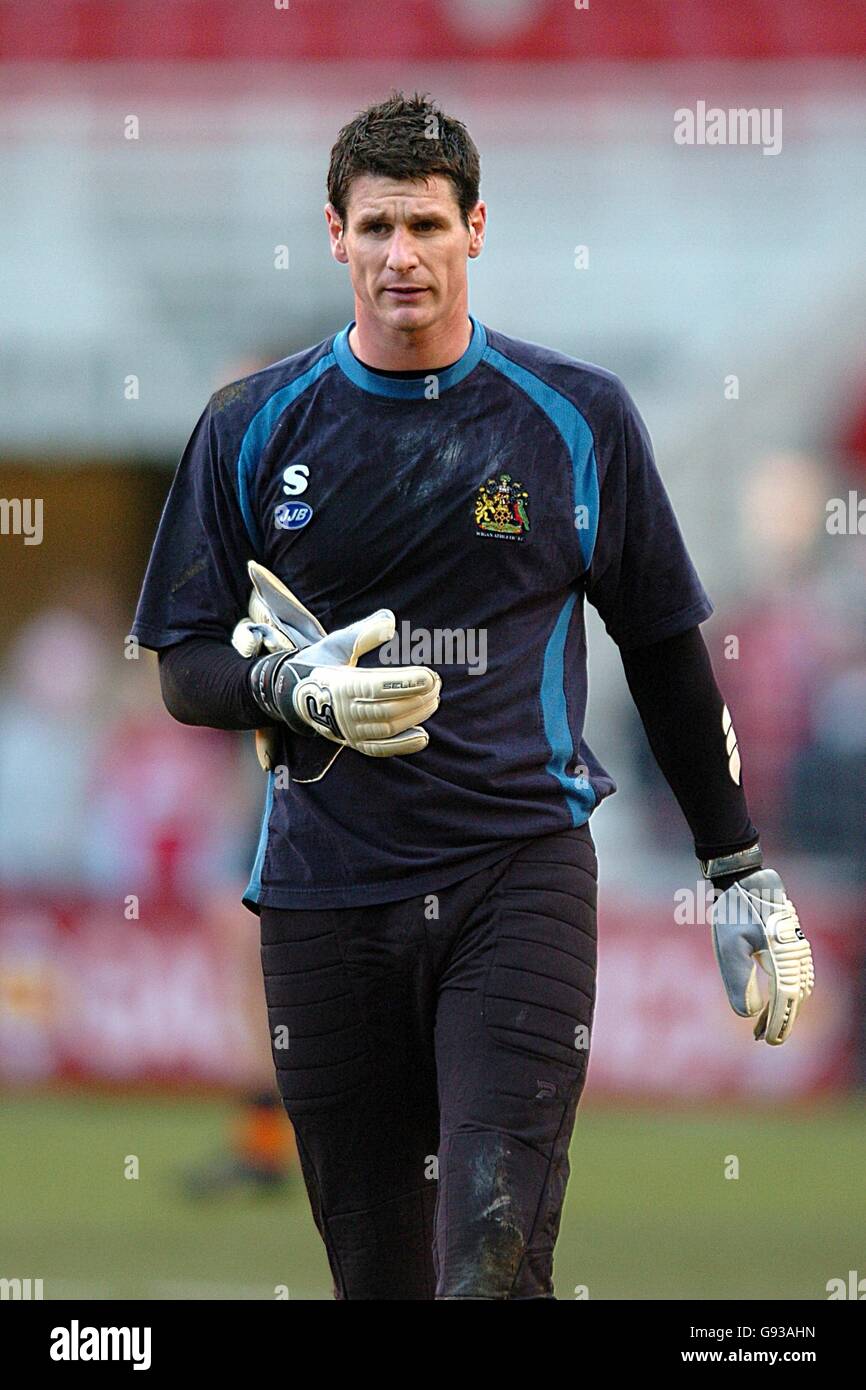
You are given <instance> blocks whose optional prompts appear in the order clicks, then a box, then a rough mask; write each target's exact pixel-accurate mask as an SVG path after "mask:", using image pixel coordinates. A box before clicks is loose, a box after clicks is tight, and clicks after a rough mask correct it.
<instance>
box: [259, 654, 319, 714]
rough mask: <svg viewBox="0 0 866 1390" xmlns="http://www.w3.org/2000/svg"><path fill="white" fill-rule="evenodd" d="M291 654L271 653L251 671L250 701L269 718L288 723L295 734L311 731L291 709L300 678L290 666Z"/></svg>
mask: <svg viewBox="0 0 866 1390" xmlns="http://www.w3.org/2000/svg"><path fill="white" fill-rule="evenodd" d="M291 657H292V653H291V652H274V653H272V654H271V655H270V656H263V657H261V658H260V659H259V660H258V661H257V662H255V664H254V665H253V668H252V670H251V671H250V688H251V689H252V692H253V699H254V700H255V702H256V704H257V705H259V707H260V708H261V709H263V710H264V712H265V714H266V715H268V717H269V718H270V719H273V720H275V721H276V722H278V723H282V724H287V725H288V726H289V728H290V729H292V730H293V731H294V732H295V733H296V734H309V733H310V732H311V730H310V729H309V727H308V725H306V724H305V723H304V721H303V720H302V719H301V717H300V715H299V714H298V713H297V711H296V710H295V708H294V704H293V702H292V691H293V690H294V688H295V686H296V685H297V684H298V681H299V679H300V675H299V673H298V672H297V671H295V669H294V668H293V667H292V666H291V665H290V660H291Z"/></svg>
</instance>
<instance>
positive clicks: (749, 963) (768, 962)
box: [710, 869, 815, 1046]
mask: <svg viewBox="0 0 866 1390" xmlns="http://www.w3.org/2000/svg"><path fill="white" fill-rule="evenodd" d="M710 921H711V924H712V932H713V948H714V950H715V953H716V960H717V961H718V964H719V969H720V970H721V972H722V979H723V980H724V983H725V989H726V990H727V993H728V1000H729V1001H730V1005H731V1008H732V1009H733V1010H734V1012H735V1013H738V1014H739V1015H740V1016H741V1017H742V1018H754V1017H755V1015H756V1014H757V1016H758V1017H757V1022H756V1024H755V1029H754V1032H755V1038H756V1039H757V1040H758V1041H760V1040H761V1039H763V1040H764V1041H765V1042H767V1043H770V1044H771V1045H772V1046H778V1045H779V1044H781V1043H783V1042H785V1040H786V1039H787V1038H788V1037H790V1034H791V1030H792V1028H793V1027H794V1023H795V1021H796V1018H797V1013H798V1011H799V1009H800V1005H801V1004H802V1003H803V1001H804V1000H806V999H808V997H809V995H810V994H811V993H812V988H813V986H814V983H815V969H814V966H813V964H812V950H811V947H810V946H809V942H808V941H807V940H806V937H805V936H804V935H803V930H802V928H801V926H800V922H799V919H798V917H797V913H796V910H795V908H794V904H793V903H792V902H791V900H790V898H789V897H788V896H787V895H786V893H785V889H784V886H783V884H782V880H781V879H780V877H779V875H778V874H777V873H776V872H775V871H774V870H773V869H756V870H755V871H754V872H752V873H749V874H746V875H745V876H744V877H742V878H740V879H738V880H737V882H736V883H734V884H732V886H731V887H730V888H728V889H727V890H726V891H725V892H723V893H721V894H720V895H719V897H718V898H717V899H716V901H715V903H714V904H713V908H712V913H711V917H710ZM758 965H760V966H761V967H762V969H763V970H764V971H766V973H767V975H768V977H769V988H768V998H767V1001H766V1002H764V1000H763V999H762V997H761V991H760V988H759V986H758V983H757V966H758Z"/></svg>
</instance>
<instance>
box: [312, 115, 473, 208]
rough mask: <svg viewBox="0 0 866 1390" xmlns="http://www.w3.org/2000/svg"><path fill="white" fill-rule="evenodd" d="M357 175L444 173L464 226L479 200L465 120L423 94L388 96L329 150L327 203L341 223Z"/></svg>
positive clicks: (422, 176) (347, 127)
mask: <svg viewBox="0 0 866 1390" xmlns="http://www.w3.org/2000/svg"><path fill="white" fill-rule="evenodd" d="M431 132H432V134H431ZM358 174H383V175H386V176H388V177H390V178H392V179H426V178H429V177H431V176H432V175H434V174H447V176H448V177H449V178H450V179H451V181H452V183H453V184H454V191H455V193H456V196H457V202H458V204H459V207H460V212H461V215H462V217H463V220H464V222H466V223H467V225H468V222H469V212H470V209H472V208H474V207H475V204H476V203H477V202H478V197H479V184H480V181H481V161H480V159H479V157H478V150H477V149H476V147H475V143H474V141H473V139H472V136H471V135H470V134H469V132H468V130H467V129H466V127H465V125H464V124H463V122H462V121H458V120H456V119H455V118H454V117H453V116H446V115H445V113H444V112H443V111H441V110H440V108H439V107H438V106H437V105H436V104H435V102H433V101H431V99H430V97H429V96H428V95H427V94H426V93H424V94H421V93H420V92H415V94H414V95H413V96H411V97H407V96H406V95H405V93H403V92H392V93H391V95H390V96H389V97H388V99H387V101H380V102H379V103H378V104H377V105H376V106H368V107H367V109H366V111H361V112H359V114H358V115H357V116H356V117H355V118H354V120H352V121H350V122H349V124H348V125H344V126H343V129H342V130H341V131H340V133H339V135H338V136H337V140H336V143H335V145H334V147H333V149H332V150H331V163H330V166H329V168H328V199H329V201H330V202H331V204H332V206H333V207H334V208H336V210H337V213H338V214H339V216H340V220H341V221H342V222H343V224H344V225H345V222H346V208H347V206H348V202H349V191H350V185H351V182H352V179H353V178H355V177H356V176H357V175H358Z"/></svg>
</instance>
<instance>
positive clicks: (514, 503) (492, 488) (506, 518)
mask: <svg viewBox="0 0 866 1390" xmlns="http://www.w3.org/2000/svg"><path fill="white" fill-rule="evenodd" d="M528 531H529V493H528V492H527V491H526V488H525V487H524V486H523V484H522V483H517V482H515V481H514V479H513V478H512V476H511V474H510V473H500V474H499V477H498V478H488V479H487V481H486V482H484V483H482V484H481V486H480V488H479V489H478V493H477V495H476V497H475V534H476V536H494V537H496V538H498V539H499V540H509V541H522V540H523V538H524V536H525V535H526V534H527V532H528Z"/></svg>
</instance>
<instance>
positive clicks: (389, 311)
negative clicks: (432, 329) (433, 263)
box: [382, 290, 436, 328]
mask: <svg viewBox="0 0 866 1390" xmlns="http://www.w3.org/2000/svg"><path fill="white" fill-rule="evenodd" d="M384 301H385V302H384V304H383V305H382V308H383V310H384V317H385V321H386V322H387V323H388V324H390V326H391V327H392V328H427V327H429V325H430V324H432V323H434V322H435V320H436V312H435V307H434V304H433V299H432V296H431V294H430V292H429V290H428V291H427V293H426V294H420V295H418V296H417V297H416V298H415V299H407V300H395V299H394V297H393V295H389V294H387V293H386V294H385V295H384Z"/></svg>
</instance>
